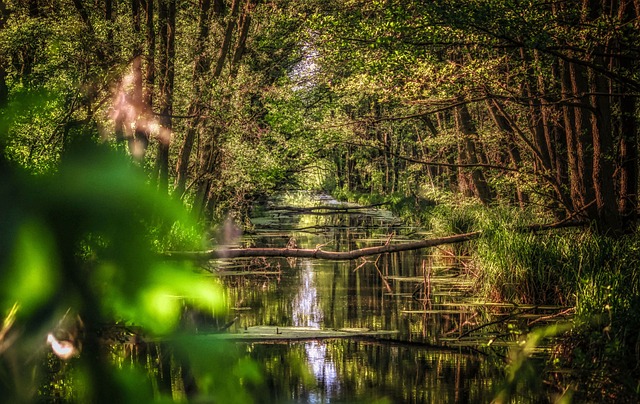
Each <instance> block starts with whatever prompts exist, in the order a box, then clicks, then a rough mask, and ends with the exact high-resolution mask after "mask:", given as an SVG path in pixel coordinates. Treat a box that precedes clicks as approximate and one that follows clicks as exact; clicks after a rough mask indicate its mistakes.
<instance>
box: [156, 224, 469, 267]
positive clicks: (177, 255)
mask: <svg viewBox="0 0 640 404" xmlns="http://www.w3.org/2000/svg"><path fill="white" fill-rule="evenodd" d="M480 234H481V232H479V231H475V232H471V233H465V234H456V235H454V236H448V237H440V238H433V239H429V240H420V241H413V242H409V243H402V244H385V245H382V246H378V247H367V248H360V249H357V250H352V251H323V250H321V249H320V248H316V249H305V248H231V249H214V250H207V251H182V252H166V253H164V254H163V256H164V257H165V258H167V259H182V260H211V259H217V258H246V257H282V258H290V257H293V258H317V259H326V260H341V261H347V260H354V259H357V258H360V257H367V256H372V255H377V254H385V253H395V252H400V251H410V250H419V249H422V248H427V247H434V246H437V245H442V244H452V243H461V242H463V241H467V240H471V239H474V238H476V237H478V236H479V235H480Z"/></svg>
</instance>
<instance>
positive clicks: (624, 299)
mask: <svg viewBox="0 0 640 404" xmlns="http://www.w3.org/2000/svg"><path fill="white" fill-rule="evenodd" d="M341 196H342V197H349V199H350V200H351V201H357V202H360V203H373V202H375V203H380V202H384V201H385V199H384V198H382V197H380V196H373V197H372V196H359V195H341ZM387 202H388V204H387V207H388V208H389V209H390V210H392V211H394V213H396V214H398V215H400V216H402V217H403V219H405V220H408V221H409V222H413V223H420V224H421V225H423V226H425V227H426V228H429V229H431V230H432V231H434V232H436V233H442V234H455V233H461V232H469V231H482V236H481V237H479V238H478V239H475V240H472V241H469V242H468V246H467V248H465V249H464V250H465V252H467V253H468V254H469V258H470V264H469V265H470V266H472V268H471V269H470V270H469V271H468V274H469V275H470V276H472V277H473V279H474V282H475V288H476V290H477V291H478V293H479V294H480V295H481V296H483V297H484V298H485V299H487V301H492V302H496V303H497V302H510V303H515V304H533V305H545V304H547V305H548V304H553V305H561V306H567V307H570V308H571V309H572V310H571V312H572V314H573V315H572V316H571V320H570V321H569V323H568V324H569V326H570V327H569V330H568V331H567V332H563V334H562V338H560V339H558V340H557V343H556V344H555V348H554V350H553V355H551V356H550V357H549V359H548V361H547V364H546V369H547V370H548V371H549V374H551V375H552V379H551V380H548V382H552V383H555V384H556V385H557V386H558V389H559V390H560V391H566V392H571V394H573V398H574V400H575V401H576V402H582V401H595V402H637V400H638V398H639V396H638V393H639V390H638V389H639V388H640V370H639V369H638V359H637V358H638V352H639V349H640V348H639V347H640V337H638V335H640V238H639V237H638V236H637V235H636V234H632V235H625V236H619V237H609V236H606V235H601V234H597V233H596V232H593V231H592V230H591V229H589V228H588V227H583V228H573V229H554V230H548V231H544V232H522V231H521V230H520V229H522V228H523V227H525V226H527V225H531V224H533V223H540V222H539V221H540V220H541V216H540V215H539V214H537V213H536V212H532V211H521V210H517V209H511V208H508V207H502V206H492V207H485V206H482V205H480V204H474V203H469V202H465V203H453V201H451V200H437V199H436V198H433V199H429V198H414V197H408V198H407V197H405V198H400V197H391V198H389V199H388V200H387ZM536 220H537V221H538V222H536ZM547 220H550V219H547ZM531 331H532V332H534V331H535V328H532V330H531ZM538 331H539V330H538ZM516 357H517V355H516ZM509 366H510V367H511V368H513V367H514V366H516V367H521V366H523V364H522V363H519V364H517V365H515V364H514V362H511V363H510V365H509ZM513 375H514V377H516V376H517V378H518V379H514V380H512V383H513V384H520V383H530V382H532V381H533V380H532V379H535V378H538V377H539V375H540V374H539V373H538V374H536V373H531V374H527V372H522V371H519V372H514V373H513Z"/></svg>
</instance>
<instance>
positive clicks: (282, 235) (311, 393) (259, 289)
mask: <svg viewBox="0 0 640 404" xmlns="http://www.w3.org/2000/svg"><path fill="white" fill-rule="evenodd" d="M301 201H302V202H303V204H306V206H317V205H321V204H324V205H331V206H335V205H336V204H337V202H336V201H335V200H333V199H332V198H330V197H329V196H327V195H306V194H304V195H302V196H301V195H297V196H295V198H291V197H290V198H281V199H275V200H273V201H271V202H270V204H269V206H268V207H267V209H265V210H264V211H263V213H262V214H261V215H260V216H259V217H254V218H252V223H253V224H254V226H255V231H253V232H251V234H246V235H244V236H242V238H241V239H239V240H238V241H237V242H236V245H241V246H244V247H286V246H289V247H290V248H294V247H297V248H322V249H324V250H332V251H349V250H353V249H356V248H363V247H370V246H376V245H381V244H384V243H386V242H390V243H398V242H402V241H410V240H417V239H420V238H428V237H430V235H429V234H427V233H424V232H422V231H421V230H420V229H416V228H411V227H407V226H405V225H404V224H403V223H402V222H401V221H400V220H399V219H398V218H396V217H394V216H393V215H392V214H391V213H390V212H388V211H385V210H383V209H362V210H354V211H350V212H347V213H336V214H333V213H331V212H314V213H313V214H312V213H305V212H298V211H294V210H288V209H286V208H283V205H284V206H292V205H295V206H300V203H301ZM392 235H393V236H392ZM464 248H465V246H464V245H454V246H442V247H439V248H431V249H424V250H418V251H407V252H402V253H395V254H384V255H380V256H373V257H367V259H366V261H365V260H362V259H361V260H357V261H326V260H313V259H301V258H298V259H292V258H289V259H284V258H283V259H268V260H267V259H236V260H227V261H225V260H219V261H214V262H212V263H211V268H210V269H211V270H212V271H213V272H214V273H215V274H216V275H215V276H217V277H220V279H222V281H223V283H224V285H225V288H226V293H227V295H226V300H227V305H228V308H229V312H230V313H231V314H230V317H231V318H235V322H234V323H233V325H232V326H231V327H230V328H229V330H228V331H229V332H231V333H240V332H242V331H243V330H246V329H247V328H249V327H253V326H275V327H291V326H295V327H313V328H319V329H342V328H349V329H360V328H366V329H369V330H392V331H397V332H396V333H394V334H389V335H381V336H380V337H367V338H342V339H340V338H335V339H322V340H304V341H258V342H235V344H240V345H241V346H242V348H243V351H244V352H247V353H248V355H249V356H250V357H251V358H252V359H253V360H254V361H255V362H256V363H257V364H258V366H259V368H260V370H261V372H262V373H263V375H264V386H263V390H261V391H257V392H255V397H254V398H255V400H256V402H262V403H330V402H331V403H334V402H336V403H339V402H344V403H353V402H366V403H370V402H377V401H378V400H379V402H390V403H449V402H469V403H486V402H490V401H491V400H492V399H493V397H494V396H495V392H496V389H498V388H499V387H500V386H501V384H502V382H503V380H504V368H505V363H506V362H505V360H504V357H505V355H507V354H508V348H509V346H513V345H514V341H516V340H517V339H518V337H519V335H520V334H521V333H523V332H525V331H524V330H526V329H527V322H531V318H535V316H536V315H537V316H538V318H539V317H540V316H544V314H545V311H544V308H536V312H535V313H534V312H533V311H531V310H529V311H527V316H513V315H512V313H513V312H514V307H513V305H509V304H504V305H501V304H494V305H489V304H487V303H486V302H484V301H482V300H481V299H480V298H478V297H477V296H474V295H473V281H472V280H471V277H468V276H466V274H467V273H468V271H470V269H469V268H468V267H467V262H466V258H465V256H464ZM520 309H522V307H521V308H520ZM505 316H506V317H505ZM509 316H510V317H509ZM500 318H507V320H508V321H504V322H498V323H497V324H495V325H493V326H488V327H482V324H489V323H491V322H495V320H496V319H500ZM476 328H477V331H474V329H476ZM505 330H507V331H505ZM519 330H522V331H519ZM527 401H531V402H535V401H536V397H531V398H527V400H526V401H525V402H527Z"/></svg>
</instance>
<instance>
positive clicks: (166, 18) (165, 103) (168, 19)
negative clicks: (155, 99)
mask: <svg viewBox="0 0 640 404" xmlns="http://www.w3.org/2000/svg"><path fill="white" fill-rule="evenodd" d="M158 20H159V27H160V62H159V67H160V69H161V70H160V78H159V83H158V84H159V87H160V94H159V98H160V99H159V104H160V114H161V116H160V124H161V126H162V128H163V133H162V134H161V135H160V137H159V142H158V151H157V155H156V172H157V175H158V188H159V190H160V191H161V192H163V193H167V192H168V188H169V144H170V141H171V130H172V129H173V125H172V121H171V116H172V115H173V86H174V79H175V38H176V1H175V0H159V2H158Z"/></svg>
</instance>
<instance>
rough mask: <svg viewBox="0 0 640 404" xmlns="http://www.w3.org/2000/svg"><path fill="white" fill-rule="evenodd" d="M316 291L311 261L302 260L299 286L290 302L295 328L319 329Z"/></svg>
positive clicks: (319, 320) (320, 314)
mask: <svg viewBox="0 0 640 404" xmlns="http://www.w3.org/2000/svg"><path fill="white" fill-rule="evenodd" d="M317 299H318V290H317V289H316V285H315V272H314V271H313V265H312V264H311V261H309V260H304V261H303V263H302V265H301V266H300V286H299V288H298V292H297V294H296V296H295V297H294V298H293V301H292V315H291V316H292V320H293V325H294V326H297V327H314V328H320V324H321V322H322V310H320V307H318V300H317Z"/></svg>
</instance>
